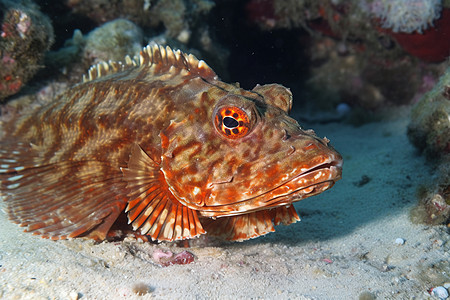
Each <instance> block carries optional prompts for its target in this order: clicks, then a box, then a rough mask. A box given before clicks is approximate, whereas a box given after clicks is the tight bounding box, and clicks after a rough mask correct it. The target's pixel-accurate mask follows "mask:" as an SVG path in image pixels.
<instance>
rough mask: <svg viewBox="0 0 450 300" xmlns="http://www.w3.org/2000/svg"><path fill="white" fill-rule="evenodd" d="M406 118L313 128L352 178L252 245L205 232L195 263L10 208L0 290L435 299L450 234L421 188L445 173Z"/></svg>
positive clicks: (0, 293)
mask: <svg viewBox="0 0 450 300" xmlns="http://www.w3.org/2000/svg"><path fill="white" fill-rule="evenodd" d="M407 124H408V117H407V109H404V110H401V111H400V113H399V114H398V115H397V117H395V118H388V119H387V120H384V121H383V122H379V123H370V124H366V125H364V126H361V127H352V126H350V125H342V124H337V123H330V124H326V125H318V124H312V125H305V126H304V127H306V128H308V127H312V128H313V129H315V130H316V132H317V133H318V135H319V136H324V135H326V136H327V137H328V138H329V139H330V140H331V142H332V144H333V145H334V147H335V148H336V149H337V150H338V151H339V152H340V153H341V154H342V155H343V157H344V172H343V179H342V180H341V181H339V182H337V183H336V185H335V186H334V187H333V188H332V189H330V190H328V191H326V192H324V193H323V194H321V195H318V196H315V197H311V198H307V199H304V200H302V201H300V202H298V203H296V204H295V207H296V208H297V211H298V212H299V214H300V216H301V218H302V221H301V222H298V223H296V224H293V225H290V226H278V227H277V228H276V232H275V233H271V234H268V235H266V236H264V237H260V238H257V239H254V240H250V241H247V242H242V243H221V242H211V241H207V240H204V239H203V240H202V241H199V242H196V243H193V246H192V247H191V248H189V249H187V250H188V251H190V252H192V253H193V254H194V255H195V261H194V262H193V263H191V264H187V265H173V266H168V267H161V266H160V265H158V264H156V263H155V262H154V260H153V259H152V253H153V252H154V251H155V250H157V249H162V250H171V251H172V252H174V253H178V252H181V251H183V250H186V249H184V248H178V246H176V245H171V244H164V243H163V244H160V245H155V244H152V243H142V242H139V241H135V240H125V241H120V242H103V243H99V244H96V243H94V242H93V241H90V240H82V239H75V240H69V241H56V242H55V241H50V240H45V239H41V238H39V237H37V236H33V235H32V234H29V233H23V232H22V229H21V228H19V227H18V226H17V225H15V224H12V223H10V222H9V221H8V220H7V217H6V215H5V213H3V212H1V213H0V297H1V298H4V299H181V298H183V299H250V298H251V299H275V298H277V299H358V297H361V298H360V299H374V297H376V299H410V298H415V299H427V298H429V297H430V296H429V294H428V292H427V290H428V289H430V288H432V287H433V286H435V285H436V283H437V282H438V281H439V280H442V278H443V277H444V278H445V276H447V277H448V278H449V279H448V281H449V282H450V277H449V276H450V275H449V274H448V273H447V274H446V273H445V270H448V269H449V266H448V264H449V263H448V262H449V261H450V255H449V248H450V242H449V235H448V234H447V233H446V229H445V227H444V226H441V227H439V226H438V227H430V226H426V225H417V224H413V223H411V221H410V218H409V214H410V210H411V208H412V207H413V206H414V205H416V202H417V196H416V190H417V187H418V186H419V185H421V184H426V183H427V182H431V181H432V180H433V175H434V174H433V170H432V169H431V168H430V167H428V166H427V164H426V162H425V160H424V158H423V157H422V156H420V155H418V153H417V151H416V150H415V149H414V148H413V146H412V145H411V144H410V143H409V142H408V140H407V137H406V127H407ZM367 179H369V180H367ZM2 205H3V204H2ZM397 238H401V239H403V240H404V241H405V243H404V244H403V245H401V244H398V243H396V239H397ZM369 293H370V294H369ZM364 297H365V298H364Z"/></svg>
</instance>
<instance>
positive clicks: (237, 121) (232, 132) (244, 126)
mask: <svg viewBox="0 0 450 300" xmlns="http://www.w3.org/2000/svg"><path fill="white" fill-rule="evenodd" d="M214 120H215V123H216V124H215V125H216V128H217V130H218V131H219V132H220V133H222V134H223V135H224V136H226V137H228V138H232V139H235V138H240V137H243V136H245V135H246V134H247V133H248V131H249V129H250V121H249V117H248V115H247V113H246V112H245V111H244V110H242V109H240V108H239V107H236V106H226V107H222V108H220V109H219V110H218V111H217V112H216V116H215V118H214Z"/></svg>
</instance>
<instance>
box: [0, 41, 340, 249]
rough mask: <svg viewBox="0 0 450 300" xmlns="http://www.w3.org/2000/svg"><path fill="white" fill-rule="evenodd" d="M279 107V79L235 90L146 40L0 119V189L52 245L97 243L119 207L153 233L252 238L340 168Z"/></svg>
mask: <svg viewBox="0 0 450 300" xmlns="http://www.w3.org/2000/svg"><path fill="white" fill-rule="evenodd" d="M291 103H292V95H291V93H290V91H289V90H288V89H286V88H284V87H282V86H280V85H276V84H272V85H264V86H259V85H258V86H256V87H255V88H254V89H253V90H252V91H246V90H243V89H241V88H239V87H238V86H237V85H230V84H226V83H223V82H221V81H220V80H218V78H217V76H216V74H215V73H214V72H213V71H212V70H211V69H210V68H209V67H208V66H207V65H206V64H205V63H204V62H203V61H198V60H197V59H196V58H195V57H193V56H191V55H185V54H183V53H181V52H179V51H172V50H171V49H170V48H162V47H159V46H148V47H146V48H145V49H144V50H143V51H142V52H141V55H140V57H139V58H138V59H137V61H134V60H131V59H129V58H127V59H126V62H125V63H124V64H120V63H112V62H111V63H109V64H100V65H97V66H95V67H93V68H91V70H90V71H89V78H87V79H85V82H84V83H81V84H79V85H76V86H75V87H73V88H71V89H70V90H68V91H66V92H65V93H64V94H62V95H61V96H59V97H58V98H57V99H55V101H53V102H51V103H50V104H49V105H47V106H43V107H39V108H37V109H35V110H33V111H31V112H29V113H26V114H23V115H21V116H20V117H18V118H16V119H14V120H12V121H10V122H8V123H6V124H2V127H3V130H4V132H5V133H6V134H5V136H4V137H3V139H2V140H1V142H0V145H1V150H0V180H1V186H0V191H1V193H2V196H3V198H4V200H5V201H6V204H7V210H8V214H9V216H10V218H11V219H12V220H13V221H14V222H16V223H19V224H20V225H21V226H24V227H26V231H31V232H33V233H35V234H39V235H42V236H44V237H49V238H53V239H61V238H68V237H77V236H87V237H90V238H94V239H97V240H102V239H104V238H105V236H106V234H107V232H108V230H109V229H110V227H111V225H112V224H113V223H114V221H115V220H116V219H117V218H118V216H119V214H120V213H122V212H123V211H124V210H125V212H126V213H127V216H128V220H129V222H130V223H132V226H133V228H134V229H135V230H140V232H141V233H142V234H147V235H149V236H150V237H151V238H152V239H153V240H168V241H172V240H179V239H186V238H192V237H196V236H198V235H200V234H203V233H205V232H206V233H208V234H211V235H215V236H220V237H223V238H226V239H230V240H245V239H249V238H253V237H257V236H259V235H262V234H266V233H268V232H271V231H274V228H273V225H274V224H275V225H278V224H290V223H294V222H296V221H297V220H299V218H298V215H297V213H296V212H295V209H294V208H293V206H292V205H291V203H292V202H295V201H299V200H301V199H302V198H305V197H309V196H311V195H315V194H318V193H320V192H322V191H324V190H326V189H328V188H330V187H331V186H332V185H333V184H334V183H335V181H336V180H338V179H340V176H341V166H342V158H341V156H340V155H339V154H338V153H337V152H336V151H334V149H333V148H332V147H330V146H329V145H328V141H327V140H326V139H320V138H318V137H317V136H316V135H315V134H314V132H312V131H304V130H302V129H301V128H300V126H299V125H298V124H297V122H296V121H295V120H293V119H291V118H290V117H288V115H287V112H288V111H289V110H290V108H291Z"/></svg>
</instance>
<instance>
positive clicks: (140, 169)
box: [122, 144, 205, 241]
mask: <svg viewBox="0 0 450 300" xmlns="http://www.w3.org/2000/svg"><path fill="white" fill-rule="evenodd" d="M122 173H123V175H124V179H125V181H126V182H127V183H128V185H127V189H128V190H129V193H128V197H129V199H130V200H129V201H128V205H127V208H126V212H127V214H128V222H129V223H131V224H132V226H133V229H134V230H138V229H139V230H140V231H141V233H142V234H146V235H149V236H150V237H151V239H152V240H159V241H174V240H182V239H188V238H194V237H196V236H198V235H200V234H203V233H205V231H204V229H203V227H202V225H201V223H200V221H199V219H198V216H197V212H196V211H194V210H192V209H190V208H188V207H186V206H184V205H182V204H181V203H180V202H178V201H177V200H176V199H175V197H174V196H173V195H172V194H171V193H170V191H169V189H168V186H167V183H166V181H165V179H164V174H163V173H162V172H161V170H160V168H159V165H158V164H157V163H156V162H154V161H153V160H152V159H151V158H150V157H149V156H148V154H147V153H146V152H145V151H144V150H143V149H142V148H141V147H140V146H139V145H137V144H136V145H134V147H133V149H132V152H131V155H130V160H129V162H128V167H127V168H122Z"/></svg>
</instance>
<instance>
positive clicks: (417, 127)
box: [408, 68, 450, 158]
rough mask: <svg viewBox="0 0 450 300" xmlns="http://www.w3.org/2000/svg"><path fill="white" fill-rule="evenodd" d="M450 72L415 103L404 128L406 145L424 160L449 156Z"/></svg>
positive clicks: (449, 70) (448, 70)
mask: <svg viewBox="0 0 450 300" xmlns="http://www.w3.org/2000/svg"><path fill="white" fill-rule="evenodd" d="M449 91H450V68H449V69H447V71H446V72H445V74H444V75H443V76H442V77H441V78H440V80H439V83H438V84H436V86H435V87H434V88H433V90H431V91H430V92H428V93H427V94H426V95H424V97H423V98H422V99H421V100H420V101H419V102H418V103H417V105H416V106H415V107H414V108H413V110H412V112H411V122H410V124H409V126H408V137H409V139H410V141H411V142H412V143H413V144H414V145H415V146H416V147H417V148H419V149H420V150H421V151H425V153H426V154H427V156H428V157H434V158H436V157H442V156H445V155H449V154H450V134H449V132H450V96H449Z"/></svg>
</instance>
